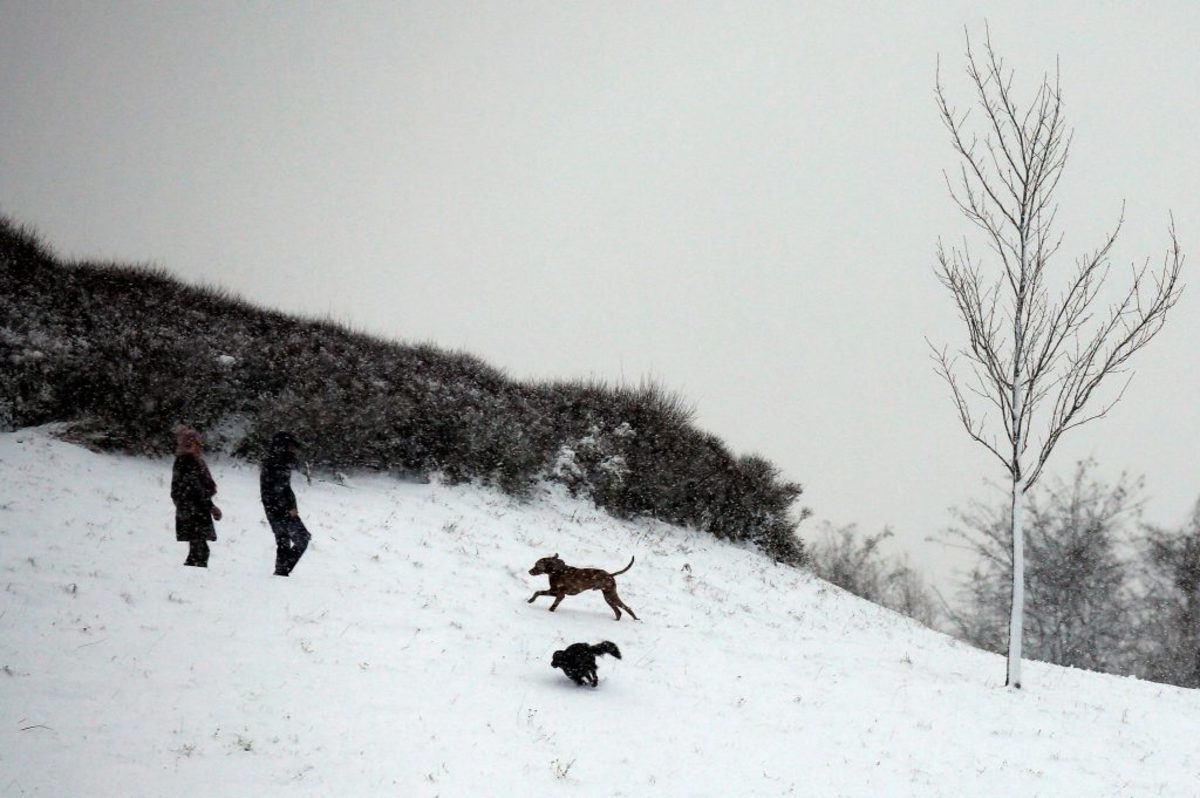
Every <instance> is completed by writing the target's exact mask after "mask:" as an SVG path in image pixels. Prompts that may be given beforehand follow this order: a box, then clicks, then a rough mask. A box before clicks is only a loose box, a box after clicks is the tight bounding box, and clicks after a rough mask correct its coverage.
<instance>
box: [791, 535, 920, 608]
mask: <svg viewBox="0 0 1200 798" xmlns="http://www.w3.org/2000/svg"><path fill="white" fill-rule="evenodd" d="M890 537H892V531H891V530H890V529H884V530H883V531H882V532H879V533H877V534H874V535H867V534H863V535H861V536H860V535H859V532H858V528H857V527H856V526H855V525H854V524H850V525H849V526H843V527H837V528H834V527H832V526H829V525H826V526H825V527H824V529H823V535H822V536H821V537H819V538H816V539H815V540H813V541H812V543H811V545H810V546H809V550H808V555H809V563H808V564H809V567H811V568H812V570H813V572H814V573H815V574H816V575H817V576H819V577H821V578H822V579H824V580H825V581H827V582H832V583H833V584H835V585H837V586H838V587H840V588H842V589H843V590H845V591H847V592H849V593H853V594H854V595H856V596H858V597H860V598H864V599H866V600H867V601H871V602H874V603H875V604H879V605H881V606H884V607H887V608H888V609H890V610H895V611H896V612H898V613H900V614H901V615H907V616H908V617H910V618H912V619H914V620H916V621H918V622H920V623H923V624H925V625H926V626H928V627H929V628H931V629H937V628H938V627H939V624H940V621H941V617H942V613H941V607H940V606H939V604H938V603H937V600H936V599H935V597H934V594H933V593H932V592H931V591H930V590H929V588H928V587H926V585H925V580H924V578H923V577H922V576H921V574H920V573H918V572H917V571H916V570H915V569H914V568H913V567H912V566H911V565H909V562H908V558H907V557H903V556H902V557H889V556H887V555H886V554H884V553H883V551H882V550H881V544H882V543H883V541H884V540H887V539H888V538H890Z"/></svg>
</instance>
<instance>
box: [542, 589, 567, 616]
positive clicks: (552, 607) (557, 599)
mask: <svg viewBox="0 0 1200 798" xmlns="http://www.w3.org/2000/svg"><path fill="white" fill-rule="evenodd" d="M546 592H547V594H548V595H551V596H553V595H554V594H553V593H549V592H548V591H546ZM566 597H567V594H566V593H562V594H560V595H558V596H556V597H555V599H554V603H553V604H551V605H550V612H554V611H555V610H556V609H558V605H559V604H562V600H563V599H565V598H566Z"/></svg>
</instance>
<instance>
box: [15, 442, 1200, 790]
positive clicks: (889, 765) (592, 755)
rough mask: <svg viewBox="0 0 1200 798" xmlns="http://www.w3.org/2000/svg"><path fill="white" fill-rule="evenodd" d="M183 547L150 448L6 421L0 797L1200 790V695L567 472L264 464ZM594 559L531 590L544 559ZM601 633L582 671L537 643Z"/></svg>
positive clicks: (227, 473)
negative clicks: (308, 536) (615, 602)
mask: <svg viewBox="0 0 1200 798" xmlns="http://www.w3.org/2000/svg"><path fill="white" fill-rule="evenodd" d="M210 465H211V466H212V469H213V474H214V476H215V477H216V479H217V482H218V484H219V487H220V493H219V494H218V496H217V500H218V504H220V505H221V507H222V508H223V509H224V510H225V513H226V518H225V520H224V521H222V522H221V523H220V524H219V525H218V531H219V534H220V536H221V539H220V540H219V541H218V542H217V543H216V544H214V545H213V554H212V560H211V567H210V568H209V569H208V570H200V569H192V568H184V567H182V566H181V563H182V562H183V559H184V556H185V554H186V551H185V549H186V545H185V544H180V543H176V542H175V541H174V534H173V518H172V509H171V504H170V500H169V498H168V483H169V478H170V463H169V462H168V461H148V460H139V459H132V458H127V457H118V456H105V455H98V454H94V453H91V452H88V451H86V450H84V449H81V448H78V447H75V446H71V445H68V444H65V443H62V442H59V441H57V440H55V439H53V438H52V437H51V436H50V435H49V434H48V433H47V431H45V430H26V431H23V432H18V433H13V434H5V435H0V568H2V569H3V573H2V575H0V585H3V590H2V591H0V795H4V796H10V795H11V796H18V795H53V796H267V795H284V794H286V795H320V796H334V795H337V796H376V795H379V796H385V795H386V796H397V795H400V796H425V795H430V796H432V795H442V796H473V795H481V796H509V795H511V796H538V795H574V796H616V795H624V796H648V795H664V796H768V795H804V796H827V795H828V796H835V795H846V796H882V795H887V796H892V795H895V796H923V795H944V796H967V795H1005V796H1007V795H1021V796H1033V795H1043V796H1110V795H1111V796H1149V795H1154V796H1158V795H1162V796H1195V795H1197V794H1198V793H1200V735H1198V733H1200V693H1197V692H1195V691H1187V690H1182V689H1177V688H1173V687H1166V686H1161V685H1157V684H1148V683H1144V682H1138V681H1135V680H1132V679H1119V678H1113V677H1108V676H1101V675H1097V674H1092V673H1084V672H1076V671H1070V670H1066V669H1062V668H1056V667H1051V666H1043V665H1038V664H1036V663H1030V664H1029V666H1028V671H1027V675H1026V683H1027V689H1025V690H1024V691H1022V692H1020V693H1013V692H1010V691H1007V690H1005V689H1003V688H1002V687H1001V686H1000V681H1001V679H1002V676H1003V672H1004V667H1003V662H1002V661H1001V659H1000V658H999V657H996V656H993V655H990V654H984V653H982V652H979V651H976V650H973V649H970V648H968V647H966V646H963V645H961V644H957V643H955V642H953V641H951V640H950V639H948V638H946V637H944V636H942V635H938V634H935V633H932V632H930V631H928V630H925V629H923V628H921V627H919V626H917V625H916V624H914V623H912V622H910V621H908V620H906V619H903V618H901V617H898V616H896V615H894V614H892V613H890V612H888V611H886V610H883V609H880V608H877V607H875V606H873V605H870V604H867V603H865V602H862V601H860V600H858V599H856V598H854V597H852V596H849V595H847V594H845V593H843V592H841V591H839V590H837V589H836V588H832V587H830V586H828V585H826V584H825V583H823V582H821V581H819V580H817V579H815V578H813V577H811V576H809V575H807V574H804V573H801V572H798V571H794V570H791V569H788V568H784V567H778V566H775V565H773V564H772V563H770V562H769V561H767V560H765V559H764V558H763V557H761V556H760V555H758V554H756V553H754V552H752V551H749V550H745V549H741V548H737V547H733V546H730V545H727V544H724V543H721V542H719V541H716V540H714V539H712V538H709V537H701V536H699V535H696V534H692V533H690V532H688V531H686V530H680V529H677V528H673V527H668V526H665V525H661V524H656V523H649V522H647V523H624V522H618V521H615V520H613V519H612V518H610V517H608V516H606V515H604V514H602V513H600V512H598V511H596V510H595V509H594V508H592V507H590V506H589V505H588V504H586V503H583V502H579V501H575V500H572V499H569V498H567V497H565V496H562V495H558V494H547V495H545V496H544V497H542V498H540V499H539V500H536V501H533V502H531V503H527V504H521V503H519V502H516V501H514V500H512V499H510V498H508V497H506V496H503V495H501V494H498V493H495V492H492V491H489V490H482V489H478V488H471V487H448V486H443V485H438V484H430V485H415V484H403V483H399V482H396V481H393V480H389V479H386V478H383V477H378V476H371V477H365V476H364V477H354V478H351V479H349V480H348V482H347V483H346V484H345V485H338V484H334V483H332V482H328V481H321V480H316V481H314V482H313V483H312V484H311V485H307V484H305V482H304V480H303V478H302V477H297V479H296V483H297V493H298V494H299V498H300V505H301V510H302V512H303V513H304V515H305V518H306V520H307V522H308V525H309V527H310V529H311V530H312V531H313V533H314V539H313V544H312V546H311V547H310V549H309V552H308V554H307V555H306V556H305V558H304V560H303V561H302V562H301V563H300V565H299V567H298V568H297V569H296V573H295V574H294V576H293V577H292V578H291V579H280V578H274V577H272V576H271V575H270V574H271V570H272V566H273V557H274V543H273V539H272V537H271V535H270V533H269V531H268V530H267V528H266V526H265V523H264V522H263V520H262V514H261V511H260V508H259V505H258V496H257V473H256V471H255V470H254V469H253V468H252V467H248V466H246V465H244V464H241V463H237V462H231V461H228V460H220V459H216V460H213V461H211V462H210ZM555 552H558V553H559V554H560V555H561V556H562V557H563V558H564V559H565V560H566V561H567V562H568V563H571V564H575V565H588V566H598V567H603V568H606V569H608V570H616V569H617V568H620V567H622V566H624V565H625V563H627V562H628V560H629V557H630V555H637V563H636V564H635V565H634V566H633V568H632V569H631V570H630V571H629V572H628V573H626V574H623V575H622V576H620V577H618V584H619V587H620V593H621V596H622V598H623V599H624V600H625V602H626V603H627V604H629V605H630V606H631V607H633V609H634V610H635V611H636V612H637V613H638V615H639V616H640V617H641V618H642V620H641V622H634V621H631V620H629V619H625V620H622V621H620V622H615V621H613V618H612V614H611V613H610V612H609V610H608V608H607V607H606V606H605V604H604V603H603V601H602V599H601V598H600V596H599V594H597V593H587V594H583V595H580V596H575V597H570V598H568V599H567V600H566V601H565V602H564V603H563V605H562V606H561V607H560V608H559V610H558V612H556V613H554V614H550V613H549V612H547V610H546V608H547V606H548V604H549V601H548V600H547V599H541V600H539V603H538V604H536V605H532V606H531V605H529V604H527V603H525V599H527V598H528V597H529V595H530V594H531V593H532V592H533V591H534V590H536V589H540V588H543V587H545V584H546V579H545V577H538V578H534V577H530V576H529V575H528V574H527V571H528V569H529V568H530V567H531V565H532V564H533V562H534V560H536V559H537V558H538V557H541V556H545V555H548V554H552V553H555ZM605 639H608V640H612V641H614V642H616V643H617V644H618V645H619V646H620V648H621V650H622V652H623V653H624V655H625V656H624V659H623V660H614V659H612V658H604V659H602V660H601V661H600V679H601V681H600V686H599V687H598V688H597V689H595V690H593V689H589V688H577V687H575V686H574V685H573V684H571V683H570V682H568V681H567V680H566V679H565V678H564V677H563V676H562V674H561V672H559V671H555V670H552V669H551V668H550V667H549V660H550V655H551V653H552V652H553V651H554V649H556V648H561V647H562V646H563V644H564V643H571V642H576V641H589V642H598V641H600V640H605Z"/></svg>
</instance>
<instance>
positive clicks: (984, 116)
mask: <svg viewBox="0 0 1200 798" xmlns="http://www.w3.org/2000/svg"><path fill="white" fill-rule="evenodd" d="M966 62H967V68H966V73H967V76H968V78H969V79H970V82H971V84H972V87H973V90H974V95H975V97H974V100H975V110H976V111H977V112H978V115H977V116H976V118H975V119H972V118H971V114H970V112H969V111H966V112H959V111H958V110H957V109H956V108H955V107H954V106H953V105H951V103H950V101H949V100H948V99H947V97H946V92H945V90H944V88H943V85H942V79H941V73H940V69H939V72H938V77H937V82H936V97H937V105H938V110H939V112H940V113H941V117H942V121H943V123H944V124H945V125H946V129H947V130H948V131H949V133H950V138H951V141H952V143H953V146H954V150H955V152H956V153H957V155H958V157H959V169H958V171H957V172H953V173H951V172H948V173H946V175H945V178H946V185H947V188H948V189H949V191H950V195H951V197H952V198H953V199H954V201H955V203H956V204H957V205H958V208H959V210H961V211H962V214H963V215H964V216H965V217H966V218H967V220H968V221H969V222H971V224H972V225H973V226H974V227H975V228H976V230H977V231H978V233H979V234H980V237H982V239H983V242H984V244H985V250H986V253H987V260H988V266H987V268H986V269H985V267H984V259H983V258H982V257H977V256H976V255H975V253H974V252H973V251H972V250H971V249H970V246H969V244H968V243H967V240H966V239H964V242H963V244H962V245H961V246H952V247H946V246H944V245H943V244H942V243H941V242H940V241H939V242H938V248H937V266H936V269H935V270H936V272H937V276H938V278H939V279H940V280H941V281H942V283H943V284H944V285H945V286H946V288H947V289H949V291H950V294H951V296H952V297H953V298H954V302H955V304H956V305H957V307H958V312H959V315H960V317H961V318H962V321H963V323H964V324H965V326H966V332H967V343H966V345H965V346H963V347H961V348H960V349H958V350H956V351H951V350H948V349H946V348H941V349H938V348H937V347H933V350H934V360H935V362H936V365H937V370H938V372H939V373H940V374H941V376H942V377H943V378H944V379H945V380H946V382H947V384H948V385H949V386H950V390H951V393H952V396H953V399H954V406H955V408H956V410H957V412H958V415H959V418H960V420H961V421H962V425H963V427H964V428H965V429H966V431H967V434H968V435H970V437H971V438H972V439H973V440H975V441H976V442H977V443H979V444H980V445H981V446H983V447H984V448H985V449H986V450H987V451H988V452H990V453H991V454H992V455H994V456H995V458H996V459H997V460H998V461H999V462H1000V463H1001V464H1002V465H1003V467H1004V469H1005V472H1006V474H1007V476H1008V479H1009V481H1010V482H1011V506H1010V511H1009V525H1010V528H1011V531H1012V591H1011V604H1010V613H1009V615H1010V623H1009V632H1008V677H1007V684H1008V685H1009V686H1010V687H1013V688H1019V687H1020V686H1021V639H1022V624H1023V612H1022V610H1023V606H1024V574H1025V559H1024V536H1023V528H1022V517H1021V508H1022V505H1023V503H1022V501H1021V496H1022V495H1023V494H1024V493H1025V492H1026V491H1028V490H1029V489H1030V488H1031V487H1032V486H1033V485H1034V484H1035V483H1036V482H1037V480H1038V477H1039V476H1040V475H1041V473H1042V469H1043V468H1044V467H1045V465H1046V461H1047V460H1048V459H1049V457H1050V455H1051V453H1052V452H1053V451H1054V447H1055V446H1056V445H1057V444H1058V442H1059V440H1061V439H1062V436H1063V435H1064V434H1065V433H1067V432H1068V431H1070V430H1072V429H1075V428H1076V427H1079V426H1081V425H1083V424H1086V423H1087V422H1089V421H1094V420H1096V419H1098V418H1101V417H1103V416H1104V415H1105V414H1106V413H1108V411H1109V410H1111V409H1112V407H1113V406H1114V405H1115V404H1116V402H1117V401H1119V400H1120V398H1121V396H1122V394H1123V393H1124V390H1125V387H1126V386H1127V385H1128V379H1126V380H1125V381H1124V382H1123V383H1120V382H1119V381H1117V382H1118V384H1119V387H1116V388H1115V390H1114V391H1106V392H1101V391H1100V390H1099V389H1100V388H1101V385H1102V384H1105V385H1107V384H1108V383H1109V382H1112V381H1110V380H1109V378H1110V377H1115V376H1117V375H1120V374H1122V373H1124V372H1125V371H1126V367H1127V364H1128V362H1129V359H1130V357H1132V356H1133V354H1134V353H1135V352H1137V351H1138V350H1139V349H1141V348H1142V347H1143V346H1145V345H1146V344H1147V343H1149V341H1150V340H1151V339H1152V338H1153V337H1154V336H1155V335H1156V334H1157V333H1158V332H1159V330H1161V329H1162V326H1163V324H1164V322H1165V321H1166V315H1167V311H1169V310H1170V309H1171V307H1172V306H1174V304H1175V302H1176V301H1177V300H1178V298H1179V292H1180V290H1181V289H1182V286H1181V284H1180V283H1179V273H1180V269H1181V268H1182V266H1183V254H1182V253H1181V251H1180V248H1179V240H1178V238H1177V236H1176V234H1175V224H1174V220H1173V219H1172V220H1171V222H1170V225H1169V226H1168V235H1169V237H1170V246H1169V247H1168V249H1167V253H1166V256H1165V258H1164V261H1163V264H1162V267H1161V268H1159V269H1151V268H1150V262H1149V260H1147V261H1146V262H1145V263H1143V264H1142V265H1141V266H1133V267H1131V273H1130V281H1129V284H1128V286H1127V288H1126V289H1125V290H1123V291H1122V292H1121V293H1120V294H1118V295H1117V296H1116V299H1115V300H1113V301H1111V302H1106V301H1102V300H1101V299H1100V296H1101V289H1102V288H1103V287H1104V286H1105V284H1106V282H1107V280H1108V277H1109V274H1110V271H1111V260H1110V255H1111V252H1112V249H1113V245H1114V244H1115V243H1116V240H1117V234H1118V233H1119V231H1120V229H1121V225H1122V222H1123V221H1124V207H1123V206H1122V210H1121V214H1120V216H1119V217H1118V220H1117V223H1116V224H1115V225H1114V226H1113V230H1112V232H1111V234H1110V235H1108V236H1107V237H1106V238H1105V239H1104V240H1103V242H1102V243H1101V244H1100V246H1098V247H1097V248H1096V249H1095V250H1093V251H1092V252H1090V253H1088V254H1086V255H1084V256H1083V257H1080V258H1078V259H1077V261H1076V263H1075V267H1074V269H1073V270H1067V271H1064V272H1063V273H1062V275H1063V279H1062V280H1061V285H1060V286H1059V287H1057V288H1053V289H1052V287H1051V285H1050V278H1051V277H1052V276H1053V275H1054V274H1055V272H1054V270H1053V269H1052V268H1051V267H1052V266H1053V265H1056V264H1057V261H1056V260H1055V255H1056V254H1057V253H1058V250H1059V248H1060V247H1061V245H1062V235H1061V234H1060V233H1059V232H1058V231H1057V229H1056V227H1055V217H1056V215H1057V210H1058V206H1057V202H1056V200H1055V198H1054V197H1055V189H1056V188H1057V187H1058V182H1059V180H1060V178H1061V177H1062V174H1063V169H1064V168H1065V166H1066V163H1067V155H1068V152H1069V150H1070V145H1071V133H1070V132H1069V131H1068V129H1067V127H1066V123H1065V120H1064V117H1063V98H1062V92H1061V90H1060V86H1059V79H1058V76H1057V75H1055V78H1054V80H1053V82H1051V80H1050V79H1049V77H1043V79H1042V81H1041V84H1040V85H1039V87H1038V89H1037V91H1036V92H1035V93H1034V95H1033V97H1032V99H1031V100H1030V101H1029V102H1028V103H1027V104H1024V105H1023V104H1021V103H1020V102H1019V101H1018V99H1017V97H1016V96H1015V93H1014V91H1013V74H1012V71H1011V70H1008V69H1006V68H1005V65H1004V61H1003V60H1002V59H1001V58H1000V57H999V56H998V55H997V54H996V52H995V50H994V49H993V48H992V43H991V38H990V36H987V37H985V41H984V51H983V53H982V54H981V56H979V57H977V56H976V54H975V52H974V51H973V50H972V47H971V41H970V37H969V36H968V37H967V48H966ZM1052 290H1053V292H1054V295H1052ZM931 346H932V344H931ZM1109 387H1112V386H1109ZM992 413H994V416H990V415H989V414H992ZM1035 436H1036V437H1035Z"/></svg>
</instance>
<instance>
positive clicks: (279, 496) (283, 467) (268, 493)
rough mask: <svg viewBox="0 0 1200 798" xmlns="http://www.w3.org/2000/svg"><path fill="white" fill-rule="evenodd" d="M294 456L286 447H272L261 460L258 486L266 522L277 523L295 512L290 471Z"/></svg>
mask: <svg viewBox="0 0 1200 798" xmlns="http://www.w3.org/2000/svg"><path fill="white" fill-rule="evenodd" d="M295 465H296V456H295V455H294V454H292V453H291V452H290V451H288V449H287V448H286V447H273V448H272V449H271V451H270V452H268V454H267V457H266V459H265V460H263V463H262V471H260V472H259V477H258V486H259V490H260V493H261V495H262V503H263V510H265V511H266V513H267V520H269V521H271V520H274V521H279V520H282V519H284V518H286V517H288V516H289V515H290V514H291V513H293V512H295V511H296V509H297V508H296V494H295V493H293V492H292V469H293V468H294V467H295Z"/></svg>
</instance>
